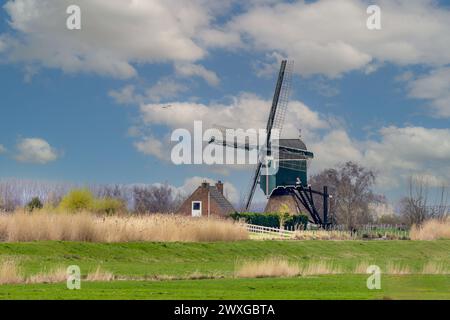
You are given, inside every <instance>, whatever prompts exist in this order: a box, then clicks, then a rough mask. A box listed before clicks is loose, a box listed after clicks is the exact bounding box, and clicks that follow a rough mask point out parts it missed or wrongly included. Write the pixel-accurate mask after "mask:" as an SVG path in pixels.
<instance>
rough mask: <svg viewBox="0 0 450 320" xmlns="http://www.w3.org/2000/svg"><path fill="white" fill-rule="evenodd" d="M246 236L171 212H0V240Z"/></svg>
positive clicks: (222, 224)
mask: <svg viewBox="0 0 450 320" xmlns="http://www.w3.org/2000/svg"><path fill="white" fill-rule="evenodd" d="M245 239H248V232H247V231H246V230H245V228H244V227H243V226H241V225H240V224H238V223H235V222H233V221H228V220H218V219H206V218H204V219H198V218H190V217H182V216H172V215H149V216H96V215H93V214H91V213H88V212H82V213H77V214H68V213H54V212H49V211H45V210H44V211H38V212H33V213H30V214H28V213H22V212H16V213H14V214H10V215H0V241H3V242H25V241H39V240H58V241H86V242H130V241H158V242H159V241H180V242H197V241H202V242H205V241H236V240H245Z"/></svg>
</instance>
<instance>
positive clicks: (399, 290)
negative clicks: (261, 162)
mask: <svg viewBox="0 0 450 320" xmlns="http://www.w3.org/2000/svg"><path fill="white" fill-rule="evenodd" d="M273 256H275V257H284V258H286V259H288V260H290V261H293V262H298V263H300V264H306V263H311V262H315V261H328V262H332V263H334V264H336V265H338V266H340V267H341V268H342V269H343V270H344V271H345V272H346V274H340V275H320V276H308V277H295V278H263V279H236V278H233V275H234V270H235V266H236V263H238V262H239V261H244V260H249V259H264V258H267V257H273ZM0 259H1V260H4V259H14V260H16V261H17V262H18V264H19V265H20V267H21V268H22V269H23V270H24V272H25V273H26V274H28V275H29V274H35V273H38V272H41V271H43V270H50V269H52V268H55V267H67V266H69V265H78V266H80V268H81V272H82V274H83V275H85V274H87V273H88V272H90V271H93V270H94V269H95V268H96V267H97V266H99V265H100V266H101V267H102V269H104V270H107V271H110V272H112V273H113V274H114V275H115V276H117V277H124V278H128V279H130V278H139V279H144V278H145V279H151V278H153V277H158V276H159V277H161V276H175V277H186V276H189V275H190V274H193V273H197V274H201V275H205V276H207V275H210V276H214V277H216V278H217V279H203V280H164V281H162V280H158V281H156V280H150V281H129V280H126V281H125V280H118V281H112V282H82V289H81V290H68V289H66V287H65V284H64V283H61V284H20V285H1V286H0V299H59V298H63V299H382V298H392V299H402V298H407V299H450V275H421V274H412V275H383V276H382V289H381V290H368V289H367V288H366V279H367V276H366V275H355V274H352V271H353V270H354V269H355V267H356V266H357V265H358V264H360V263H362V262H364V263H369V264H376V265H378V266H380V267H381V269H382V270H383V269H384V268H385V267H386V266H387V265H389V264H395V265H399V266H406V267H408V268H410V270H411V271H412V272H413V273H420V271H421V270H422V268H423V266H424V265H425V264H426V263H428V262H435V263H439V264H443V265H446V266H449V265H450V241H449V240H439V241H238V242H215V243H112V244H106V243H81V242H52V241H48V242H30V243H0Z"/></svg>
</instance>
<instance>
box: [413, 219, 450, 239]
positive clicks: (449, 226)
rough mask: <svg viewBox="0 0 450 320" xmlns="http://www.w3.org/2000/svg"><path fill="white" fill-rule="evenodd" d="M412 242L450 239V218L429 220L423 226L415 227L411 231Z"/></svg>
mask: <svg viewBox="0 0 450 320" xmlns="http://www.w3.org/2000/svg"><path fill="white" fill-rule="evenodd" d="M410 237H411V240H437V239H450V218H447V219H445V220H434V219H433V220H428V221H425V222H424V223H423V225H421V226H416V225H414V226H413V227H412V228H411V231H410Z"/></svg>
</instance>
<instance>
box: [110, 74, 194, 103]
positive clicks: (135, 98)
mask: <svg viewBox="0 0 450 320" xmlns="http://www.w3.org/2000/svg"><path fill="white" fill-rule="evenodd" d="M187 90H188V87H187V86H185V85H184V84H182V83H180V82H177V81H175V80H174V79H171V78H162V79H160V80H159V81H158V82H156V83H155V84H154V85H153V86H152V87H150V88H148V89H146V90H144V89H142V88H139V87H136V86H135V85H126V86H124V87H122V88H120V89H118V90H110V91H109V93H108V95H109V96H110V97H111V98H113V99H114V101H115V102H116V103H118V104H124V105H136V104H137V105H139V104H145V103H149V102H160V101H162V100H168V99H173V98H176V97H177V96H178V95H179V94H180V93H182V92H185V91H187Z"/></svg>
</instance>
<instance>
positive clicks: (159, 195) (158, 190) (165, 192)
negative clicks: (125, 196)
mask: <svg viewBox="0 0 450 320" xmlns="http://www.w3.org/2000/svg"><path fill="white" fill-rule="evenodd" d="M133 195H134V210H135V211H136V212H137V213H141V214H142V213H171V212H173V211H174V210H175V209H176V208H177V206H178V205H179V204H180V203H181V200H182V197H181V196H180V195H179V194H174V192H173V190H172V188H171V187H170V186H169V185H168V184H167V183H165V184H162V185H157V186H140V187H134V189H133Z"/></svg>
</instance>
